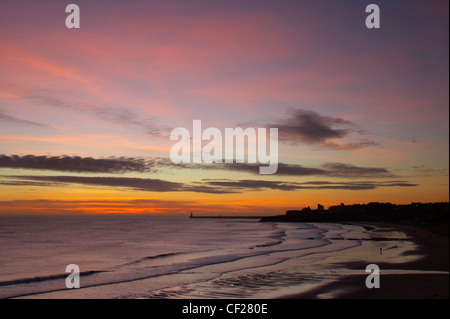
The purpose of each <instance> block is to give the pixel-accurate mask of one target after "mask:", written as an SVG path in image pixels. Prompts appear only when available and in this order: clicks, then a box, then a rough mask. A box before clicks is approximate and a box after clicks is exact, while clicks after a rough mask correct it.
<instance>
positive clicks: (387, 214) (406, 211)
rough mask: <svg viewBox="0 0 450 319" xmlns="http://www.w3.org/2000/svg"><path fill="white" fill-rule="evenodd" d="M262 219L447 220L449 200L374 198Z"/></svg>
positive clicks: (425, 221)
mask: <svg viewBox="0 0 450 319" xmlns="http://www.w3.org/2000/svg"><path fill="white" fill-rule="evenodd" d="M261 221H262V222H314V223H317V222H406V221H407V222H423V223H430V224H443V223H446V224H448V222H449V203H448V202H437V203H411V204H408V205H397V204H391V203H378V202H372V203H368V204H354V205H344V204H340V205H338V206H331V207H329V208H328V209H327V210H326V209H324V207H323V206H322V205H320V204H318V205H317V209H311V208H310V207H307V208H304V209H302V210H288V211H286V214H285V215H277V216H267V217H262V218H261Z"/></svg>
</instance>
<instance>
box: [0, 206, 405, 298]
mask: <svg viewBox="0 0 450 319" xmlns="http://www.w3.org/2000/svg"><path fill="white" fill-rule="evenodd" d="M368 236H370V235H368V233H367V230H366V229H365V228H363V227H361V226H356V225H343V224H332V223H273V222H259V220H258V219H228V218H211V219H208V218H205V219H203V218H201V219H200V218H199V219H197V218H192V219H191V218H188V217H187V216H134V215H133V216H129V215H126V216H125V215H89V216H0V298H108V299H109V298H132V299H134V298H138V299H139V298H150V299H152V298H156V299H160V298H169V299H172V298H180V299H185V298H189V299H191V298H278V297H283V296H286V295H289V294H293V293H297V292H299V291H304V290H305V289H309V288H311V287H313V286H316V285H319V284H323V283H325V282H329V281H332V280H336V276H337V274H339V273H340V271H341V273H342V272H345V271H344V270H343V268H342V261H346V262H347V261H356V260H357V259H358V258H359V259H367V257H361V256H359V255H358V254H349V252H350V251H352V250H353V251H355V249H358V248H360V249H361V247H363V246H364V245H366V246H364V252H365V253H366V255H367V253H370V254H372V255H374V258H379V256H378V254H379V253H378V251H379V245H388V246H386V247H385V251H389V248H391V249H394V250H395V248H398V247H400V246H395V245H396V242H395V241H390V242H387V243H383V242H379V241H378V242H374V241H367V240H364V238H367V237H368ZM390 236H391V237H392V236H398V238H399V239H404V238H402V236H403V235H402V234H401V233H396V234H394V235H393V234H390ZM364 243H365V244H364ZM402 243H403V244H404V242H402ZM402 247H403V246H402ZM356 251H357V250H356ZM398 253H399V254H400V253H402V252H400V251H399V252H398ZM366 255H365V256H366ZM342 256H353V257H351V258H349V257H346V258H347V259H345V258H344V259H342V258H343V257H342ZM368 262H370V261H368ZM73 264H74V265H77V266H78V268H79V270H80V274H79V280H80V288H68V286H67V285H66V279H67V277H68V276H69V275H71V273H70V272H66V267H67V266H68V265H73ZM347 271H348V269H347ZM361 272H363V273H364V269H361Z"/></svg>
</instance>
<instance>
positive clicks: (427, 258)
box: [282, 223, 449, 299]
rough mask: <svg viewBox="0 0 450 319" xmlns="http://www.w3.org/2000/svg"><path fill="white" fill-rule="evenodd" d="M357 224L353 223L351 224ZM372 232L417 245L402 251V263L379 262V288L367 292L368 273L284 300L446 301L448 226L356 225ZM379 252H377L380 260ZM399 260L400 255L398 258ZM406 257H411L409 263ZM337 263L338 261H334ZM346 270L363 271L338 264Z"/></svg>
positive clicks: (354, 264) (353, 264) (358, 266)
mask: <svg viewBox="0 0 450 319" xmlns="http://www.w3.org/2000/svg"><path fill="white" fill-rule="evenodd" d="M354 224H356V223H354ZM357 225H362V226H365V227H367V228H368V229H370V228H372V227H373V229H372V230H371V232H377V230H378V229H382V228H383V229H386V228H392V229H395V230H398V231H401V232H403V233H405V234H406V235H407V236H408V237H409V239H410V240H411V241H412V242H413V243H414V244H415V245H416V247H415V249H414V251H410V252H405V253H404V254H403V257H405V260H404V261H402V260H401V259H398V258H394V259H389V258H386V260H382V259H381V258H379V260H378V261H377V262H376V264H377V265H378V266H379V267H380V288H372V289H368V288H367V287H366V286H365V280H366V278H367V275H368V273H364V272H361V271H360V272H361V274H356V275H355V274H351V275H348V276H342V277H340V278H339V279H337V280H334V281H331V282H328V283H326V284H323V285H320V286H317V287H314V288H312V289H310V290H308V291H303V292H301V293H298V294H292V295H287V296H283V297H282V298H283V299H317V298H332V299H448V298H449V275H448V270H449V239H448V225H443V226H424V225H417V224H416V225H414V224H410V223H407V224H400V223H399V224H386V223H358V224H357ZM381 256H382V252H380V257H381ZM400 257H401V256H400ZM408 257H410V258H409V259H411V260H409V261H408ZM336 261H339V259H337V260H336ZM339 266H340V267H342V268H345V269H348V270H350V271H351V270H361V269H365V267H366V264H363V263H361V262H346V263H341V264H340V265H339Z"/></svg>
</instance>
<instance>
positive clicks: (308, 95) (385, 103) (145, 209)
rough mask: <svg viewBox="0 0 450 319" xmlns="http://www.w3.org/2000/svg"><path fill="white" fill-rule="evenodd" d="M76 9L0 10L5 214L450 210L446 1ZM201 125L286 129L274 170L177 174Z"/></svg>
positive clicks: (252, 0) (224, 168)
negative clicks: (180, 146) (180, 151)
mask: <svg viewBox="0 0 450 319" xmlns="http://www.w3.org/2000/svg"><path fill="white" fill-rule="evenodd" d="M69 3H70V2H68V3H65V2H64V1H50V0H39V1H31V0H30V1H24V0H14V1H12V0H3V1H2V2H1V3H0V214H107V213H130V214H164V215H187V214H189V213H190V212H194V213H195V214H219V213H220V214H228V215H233V214H244V215H251V214H254V215H272V214H282V213H284V211H285V210H288V209H301V208H303V207H307V206H311V207H313V208H314V207H317V204H318V203H320V204H322V205H324V206H325V207H329V206H332V205H338V204H340V203H345V204H353V203H368V202H373V201H376V202H391V203H395V204H408V203H411V202H418V201H420V202H438V201H448V200H449V186H448V182H449V175H448V172H449V89H448V86H449V63H448V61H449V34H448V32H449V31H448V30H449V17H448V12H449V8H448V6H449V3H448V1H444V0H427V1H425V0H420V1H414V0H399V1H351V0H348V1H323V0H320V1H318V0H315V1H287V0H285V1H274V0H270V1H269V0H259V1H256V0H241V1H204V0H193V1H143V0H141V1H138V0H132V1H100V0H99V1H95V2H94V1H82V0H76V1H73V2H72V3H76V4H77V5H78V6H79V8H80V28H78V29H75V28H73V29H69V28H67V27H66V24H65V21H66V17H67V16H68V15H69V13H66V12H65V8H66V6H67V5H68V4H69ZM370 3H376V4H377V5H378V6H379V8H380V26H381V27H380V28H378V29H375V28H374V29H368V28H367V27H366V25H365V20H366V17H367V16H368V15H369V13H366V12H365V8H366V5H368V4H370ZM193 120H201V121H202V128H203V129H205V128H208V127H215V128H218V129H219V130H220V131H221V132H224V131H225V128H236V127H242V128H244V129H245V128H278V132H279V133H278V142H279V157H278V161H279V165H278V171H277V172H276V173H275V174H272V175H261V174H259V172H258V167H259V166H260V165H259V164H251V163H228V164H225V163H222V164H221V163H215V164H205V163H202V164H189V163H181V164H175V163H173V162H172V161H171V159H170V150H171V148H172V146H173V145H174V143H175V141H173V140H171V139H170V133H171V131H172V130H173V129H174V128H177V127H183V128H186V129H187V130H189V131H190V132H192V130H193V128H192V125H193ZM206 142H207V141H204V144H205V143H206Z"/></svg>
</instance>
